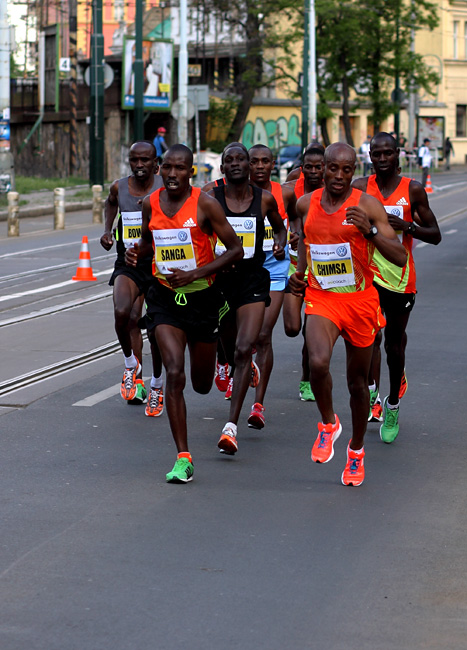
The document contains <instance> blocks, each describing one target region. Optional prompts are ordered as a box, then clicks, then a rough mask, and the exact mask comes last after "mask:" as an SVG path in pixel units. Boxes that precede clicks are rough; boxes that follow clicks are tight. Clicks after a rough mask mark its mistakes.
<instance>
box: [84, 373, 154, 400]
mask: <svg viewBox="0 0 467 650" xmlns="http://www.w3.org/2000/svg"><path fill="white" fill-rule="evenodd" d="M150 379H151V377H143V381H144V382H145V383H147V382H148V381H149V380H150ZM114 395H120V384H115V385H114V386H110V387H109V388H104V390H101V391H99V392H98V393H94V395H89V397H85V398H84V399H80V400H79V402H75V403H74V404H72V406H95V405H96V404H99V403H100V402H104V401H105V400H106V399H109V397H113V396H114Z"/></svg>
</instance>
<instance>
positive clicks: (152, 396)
mask: <svg viewBox="0 0 467 650" xmlns="http://www.w3.org/2000/svg"><path fill="white" fill-rule="evenodd" d="M163 411H164V389H163V387H162V386H161V387H160V388H151V389H150V390H149V397H148V402H147V404H146V410H145V411H144V413H145V415H147V416H148V418H158V417H159V415H162V413H163Z"/></svg>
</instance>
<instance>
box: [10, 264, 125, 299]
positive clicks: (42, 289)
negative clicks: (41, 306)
mask: <svg viewBox="0 0 467 650" xmlns="http://www.w3.org/2000/svg"><path fill="white" fill-rule="evenodd" d="M112 271H113V269H106V270H105V271H97V272H96V273H94V275H95V277H98V276H101V275H109V274H110V273H112ZM77 282H79V280H67V281H66V282H59V283H58V284H49V285H48V286H46V287H39V288H38V289H30V290H29V291H22V292H21V293H11V294H10V295H9V296H1V297H0V302H5V301H7V300H14V299H15V298H22V297H23V296H32V295H34V294H36V293H44V292H46V291H53V289H60V288H61V287H66V286H68V285H70V284H76V283H77Z"/></svg>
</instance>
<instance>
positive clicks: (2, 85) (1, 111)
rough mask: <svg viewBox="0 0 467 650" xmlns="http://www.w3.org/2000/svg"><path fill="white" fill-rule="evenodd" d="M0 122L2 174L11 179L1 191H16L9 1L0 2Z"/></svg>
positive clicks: (0, 165)
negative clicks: (11, 113) (12, 140)
mask: <svg viewBox="0 0 467 650" xmlns="http://www.w3.org/2000/svg"><path fill="white" fill-rule="evenodd" d="M0 122H1V124H2V127H3V128H2V131H3V135H2V142H3V147H1V149H0V173H1V174H2V176H7V177H9V181H7V182H6V183H4V184H3V187H1V186H0V189H1V190H3V191H8V190H14V189H15V173H14V166H13V155H12V153H11V151H10V27H9V21H8V12H7V0H0Z"/></svg>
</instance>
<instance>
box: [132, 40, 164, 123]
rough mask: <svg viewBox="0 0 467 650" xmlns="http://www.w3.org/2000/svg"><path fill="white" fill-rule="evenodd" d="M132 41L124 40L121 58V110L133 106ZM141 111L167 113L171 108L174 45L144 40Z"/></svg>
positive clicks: (133, 57) (133, 52) (133, 45)
mask: <svg viewBox="0 0 467 650" xmlns="http://www.w3.org/2000/svg"><path fill="white" fill-rule="evenodd" d="M134 61H135V39H134V38H126V39H125V45H124V56H123V71H122V72H123V74H122V76H123V84H122V108H127V109H133V108H134V106H135V96H134V88H135V75H134V72H133V63H134ZM143 68H144V73H143V74H144V81H143V109H144V110H146V111H170V108H171V105H172V68H173V42H172V41H169V40H145V41H143Z"/></svg>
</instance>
